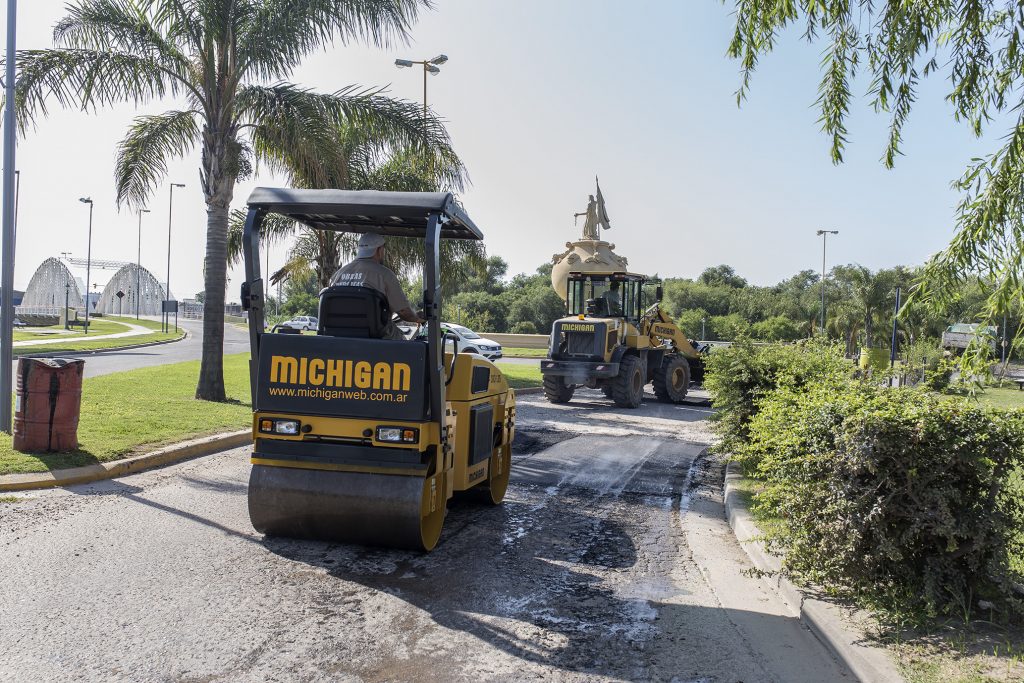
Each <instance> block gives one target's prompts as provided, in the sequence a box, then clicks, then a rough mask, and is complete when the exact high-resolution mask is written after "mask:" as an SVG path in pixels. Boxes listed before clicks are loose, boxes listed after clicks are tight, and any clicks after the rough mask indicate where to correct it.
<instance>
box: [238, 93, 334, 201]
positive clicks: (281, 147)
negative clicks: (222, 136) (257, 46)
mask: <svg viewBox="0 0 1024 683" xmlns="http://www.w3.org/2000/svg"><path fill="white" fill-rule="evenodd" d="M237 105H238V108H237V111H238V114H239V116H240V117H241V118H242V120H248V121H252V126H253V128H252V133H251V136H252V147H253V152H254V154H255V156H256V159H257V160H258V161H259V162H261V163H265V164H267V166H268V167H270V169H271V170H273V171H275V172H278V173H281V174H285V175H288V176H289V179H290V181H291V184H293V185H299V186H304V187H325V186H327V185H328V184H329V177H328V175H327V174H328V172H329V171H328V170H329V169H336V168H338V167H339V166H341V165H343V156H342V150H341V148H340V146H339V137H338V135H337V126H338V123H339V120H338V118H337V114H336V112H333V111H331V110H330V108H329V106H327V105H328V103H325V102H324V100H323V99H322V98H321V96H319V95H317V94H315V93H311V92H310V91H308V90H305V89H302V88H299V87H297V86H294V85H291V84H278V85H274V86H269V87H268V86H255V85H248V86H245V87H243V88H242V89H241V90H240V91H239V94H238V99H237Z"/></svg>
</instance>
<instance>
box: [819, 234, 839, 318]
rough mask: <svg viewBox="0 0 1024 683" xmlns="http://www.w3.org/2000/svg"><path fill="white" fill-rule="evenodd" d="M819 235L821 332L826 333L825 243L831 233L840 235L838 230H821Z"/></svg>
mask: <svg viewBox="0 0 1024 683" xmlns="http://www.w3.org/2000/svg"><path fill="white" fill-rule="evenodd" d="M817 234H818V237H820V238H821V333H822V334H824V333H825V245H826V244H827V243H828V236H829V235H838V234H839V231H838V230H819V231H818V233H817Z"/></svg>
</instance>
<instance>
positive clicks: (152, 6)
mask: <svg viewBox="0 0 1024 683" xmlns="http://www.w3.org/2000/svg"><path fill="white" fill-rule="evenodd" d="M139 2H140V4H141V7H142V10H143V11H145V12H146V13H147V14H149V15H150V17H151V19H150V21H151V23H152V24H153V25H154V26H156V27H157V28H158V29H159V30H160V31H162V32H163V34H164V35H165V36H166V38H167V40H169V41H171V42H173V43H175V44H181V43H184V44H186V45H188V46H189V48H190V49H191V50H192V51H193V52H200V51H201V50H202V47H203V24H202V21H201V20H200V15H199V13H198V12H197V11H196V2H197V0H139Z"/></svg>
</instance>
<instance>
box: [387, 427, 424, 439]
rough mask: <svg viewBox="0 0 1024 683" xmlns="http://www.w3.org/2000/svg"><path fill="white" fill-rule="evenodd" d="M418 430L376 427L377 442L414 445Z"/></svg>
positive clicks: (418, 435)
mask: <svg viewBox="0 0 1024 683" xmlns="http://www.w3.org/2000/svg"><path fill="white" fill-rule="evenodd" d="M419 440H420V430H418V429H413V428H411V427H377V441H383V442H384V443H416V442H418V441H419Z"/></svg>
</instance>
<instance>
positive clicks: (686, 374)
mask: <svg viewBox="0 0 1024 683" xmlns="http://www.w3.org/2000/svg"><path fill="white" fill-rule="evenodd" d="M653 383H654V395H655V396H657V397H658V400H659V401H661V402H662V403H680V402H681V401H682V400H683V399H684V398H686V392H687V390H688V389H689V388H690V364H689V363H688V362H687V361H686V359H685V358H683V357H682V356H680V355H677V354H672V355H669V356H665V360H663V361H662V362H661V366H660V367H657V368H655V369H654V382H653Z"/></svg>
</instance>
